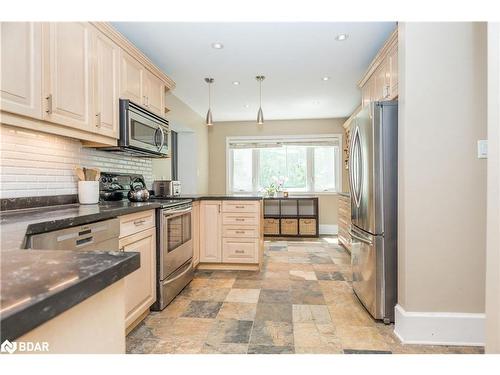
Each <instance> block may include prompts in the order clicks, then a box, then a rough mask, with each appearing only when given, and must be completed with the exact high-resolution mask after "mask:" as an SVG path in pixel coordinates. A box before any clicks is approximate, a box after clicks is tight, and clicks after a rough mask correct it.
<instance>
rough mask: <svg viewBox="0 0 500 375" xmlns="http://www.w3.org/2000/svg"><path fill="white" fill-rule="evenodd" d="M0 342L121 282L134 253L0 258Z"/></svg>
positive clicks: (133, 265) (18, 253) (30, 253)
mask: <svg viewBox="0 0 500 375" xmlns="http://www.w3.org/2000/svg"><path fill="white" fill-rule="evenodd" d="M0 258H1V276H0V281H1V286H2V290H1V295H0V333H1V338H0V341H1V342H3V341H4V340H13V339H16V338H18V337H20V336H22V335H23V334H25V333H27V332H29V331H31V330H32V329H34V328H36V327H38V326H39V325H41V324H43V323H45V322H46V321H48V320H50V319H52V318H54V317H55V316H57V315H59V314H61V313H62V312H64V311H66V310H68V309H70V308H71V307H73V306H75V305H77V304H78V303H80V302H82V301H83V300H85V299H86V298H88V297H90V296H92V295H94V294H96V293H98V292H99V291H101V290H103V289H104V288H106V287H107V286H109V285H111V284H113V283H115V282H116V281H118V280H120V279H122V278H123V277H125V276H126V275H128V274H129V273H131V272H133V271H135V270H136V269H138V268H139V266H140V258H139V253H136V252H127V253H125V252H97V251H92V252H81V251H59V250H6V251H2V252H0Z"/></svg>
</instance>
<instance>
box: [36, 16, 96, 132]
mask: <svg viewBox="0 0 500 375" xmlns="http://www.w3.org/2000/svg"><path fill="white" fill-rule="evenodd" d="M91 33H92V29H91V28H90V25H89V24H88V23H84V22H53V23H48V24H44V25H43V43H44V46H45V47H44V72H43V93H44V119H45V120H47V121H50V122H55V123H58V124H61V125H66V126H70V127H73V128H78V129H81V130H90V128H91V124H92V123H93V121H92V120H93V117H94V116H93V112H92V98H91V93H92V87H91V85H92V79H91V63H92V56H91ZM91 118H92V120H91Z"/></svg>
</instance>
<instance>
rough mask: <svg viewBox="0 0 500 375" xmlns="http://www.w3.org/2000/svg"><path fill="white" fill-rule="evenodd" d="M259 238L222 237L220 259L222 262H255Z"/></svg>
mask: <svg viewBox="0 0 500 375" xmlns="http://www.w3.org/2000/svg"><path fill="white" fill-rule="evenodd" d="M258 252H259V240H258V239H255V240H250V239H249V240H242V239H239V238H224V240H223V242H222V261H223V262H224V263H257V259H258Z"/></svg>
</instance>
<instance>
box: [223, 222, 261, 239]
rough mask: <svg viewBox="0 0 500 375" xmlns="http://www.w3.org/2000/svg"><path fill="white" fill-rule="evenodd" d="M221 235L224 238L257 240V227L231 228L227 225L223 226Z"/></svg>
mask: <svg viewBox="0 0 500 375" xmlns="http://www.w3.org/2000/svg"><path fill="white" fill-rule="evenodd" d="M222 235H223V236H224V237H236V238H238V237H243V238H258V237H259V230H258V229H257V227H251V226H248V227H236V226H235V227H232V226H228V225H224V229H223V231H222Z"/></svg>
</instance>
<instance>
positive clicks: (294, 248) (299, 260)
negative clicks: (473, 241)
mask: <svg viewBox="0 0 500 375" xmlns="http://www.w3.org/2000/svg"><path fill="white" fill-rule="evenodd" d="M351 282H352V276H351V268H350V257H349V254H348V253H347V252H346V251H345V250H344V249H343V248H342V247H341V246H339V245H338V244H337V239H336V237H324V238H320V239H318V240H307V241H306V240H302V241H300V240H299V241H266V243H265V260H264V266H263V269H262V271H261V272H250V271H239V272H236V271H197V272H196V276H195V278H194V280H193V281H192V282H191V283H190V284H189V285H188V286H187V287H186V288H185V289H184V290H183V291H182V292H181V294H180V295H179V296H178V297H177V298H176V299H175V300H174V301H173V302H172V303H171V304H170V305H169V306H167V308H166V309H165V310H163V311H162V312H152V313H151V314H150V315H149V316H148V317H147V318H146V319H145V320H144V321H143V322H142V323H141V324H140V325H139V326H138V327H136V329H134V330H133V331H132V332H131V333H130V334H129V335H128V337H127V353H160V354H161V353H228V354H229V353H233V354H245V353H248V354H261V353H262V354H264V353H270V354H271V353H272V354H281V353H287V354H289V353H311V354H314V353H318V354H326V353H345V354H353V353H384V354H385V353H387V354H389V353H407V354H410V353H424V354H432V353H482V352H483V348H477V347H446V346H426V345H403V344H401V343H400V342H399V340H398V339H397V338H396V337H395V336H394V334H393V332H392V331H393V328H394V327H393V326H392V325H390V326H386V325H384V324H382V323H379V322H375V321H374V320H373V319H372V318H371V317H370V315H369V314H368V313H367V312H366V311H365V309H364V308H363V307H362V305H361V304H360V303H359V301H358V300H357V298H356V296H355V295H354V294H353V292H352V288H351Z"/></svg>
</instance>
